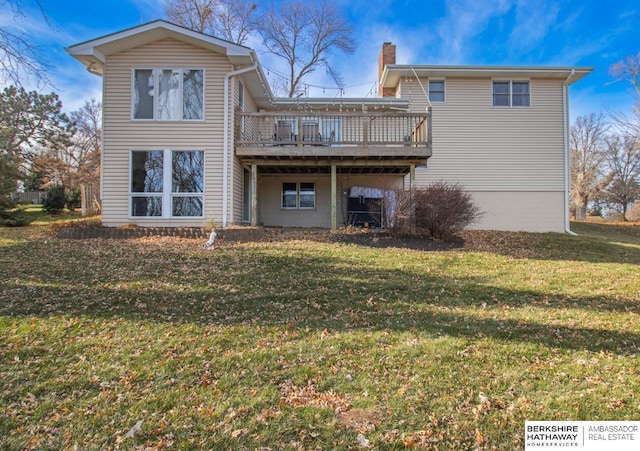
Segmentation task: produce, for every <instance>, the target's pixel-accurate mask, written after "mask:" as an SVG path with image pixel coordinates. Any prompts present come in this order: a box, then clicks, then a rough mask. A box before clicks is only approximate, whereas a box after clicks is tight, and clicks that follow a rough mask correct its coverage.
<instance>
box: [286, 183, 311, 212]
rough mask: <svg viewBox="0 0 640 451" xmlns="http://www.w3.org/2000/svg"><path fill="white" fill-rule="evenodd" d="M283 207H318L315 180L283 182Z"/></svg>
mask: <svg viewBox="0 0 640 451" xmlns="http://www.w3.org/2000/svg"><path fill="white" fill-rule="evenodd" d="M282 208H284V209H287V210H295V209H300V210H305V209H306V210H309V209H314V208H316V184H315V183H313V182H301V183H294V182H284V183H283V184H282Z"/></svg>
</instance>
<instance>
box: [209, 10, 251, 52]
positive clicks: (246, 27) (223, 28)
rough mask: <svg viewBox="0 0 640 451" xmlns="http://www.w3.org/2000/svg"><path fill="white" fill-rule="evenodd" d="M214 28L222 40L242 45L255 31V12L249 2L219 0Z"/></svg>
mask: <svg viewBox="0 0 640 451" xmlns="http://www.w3.org/2000/svg"><path fill="white" fill-rule="evenodd" d="M219 4H220V6H219V8H218V14H217V15H216V28H217V30H218V32H219V33H220V36H221V37H223V38H224V39H226V40H228V41H231V42H235V43H236V44H240V45H243V44H245V43H246V42H247V39H248V38H249V36H250V35H251V33H253V32H254V31H255V30H256V20H255V14H254V13H255V11H256V9H257V8H258V5H257V4H256V3H254V2H252V1H251V0H219Z"/></svg>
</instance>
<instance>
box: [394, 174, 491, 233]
mask: <svg viewBox="0 0 640 451" xmlns="http://www.w3.org/2000/svg"><path fill="white" fill-rule="evenodd" d="M411 196H413V203H414V205H415V211H414V212H413V215H411ZM397 197H398V208H397V211H396V221H395V226H394V227H396V228H402V229H404V230H406V228H407V227H409V226H410V224H411V220H412V219H413V221H415V226H416V229H417V230H419V231H423V232H427V233H428V234H429V235H430V236H431V237H433V238H435V239H438V240H444V239H447V238H449V237H451V235H453V234H454V233H456V232H458V231H460V230H462V229H464V228H465V227H467V226H468V225H470V224H473V223H474V222H476V221H477V220H478V219H479V218H480V215H481V213H480V210H479V209H478V207H477V206H476V205H475V204H474V203H473V200H472V198H471V194H469V193H467V192H466V191H464V190H463V189H462V186H460V185H459V184H457V183H456V184H452V183H447V182H436V183H433V184H431V185H429V186H427V187H424V188H414V189H413V190H412V191H411V192H408V191H403V192H401V193H399V195H398V196H397Z"/></svg>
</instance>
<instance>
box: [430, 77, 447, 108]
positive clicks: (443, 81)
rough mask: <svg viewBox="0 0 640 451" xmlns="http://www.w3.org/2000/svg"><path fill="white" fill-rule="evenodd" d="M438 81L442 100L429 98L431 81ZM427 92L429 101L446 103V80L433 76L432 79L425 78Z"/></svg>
mask: <svg viewBox="0 0 640 451" xmlns="http://www.w3.org/2000/svg"><path fill="white" fill-rule="evenodd" d="M432 81H433V82H436V83H440V82H442V97H443V99H442V100H433V99H432V98H431V82H432ZM427 92H428V93H429V102H431V103H446V102H447V81H446V79H444V78H434V79H433V80H432V79H431V78H430V79H429V80H427Z"/></svg>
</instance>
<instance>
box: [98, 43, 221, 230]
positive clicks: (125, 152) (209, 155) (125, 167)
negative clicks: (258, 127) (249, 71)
mask: <svg viewBox="0 0 640 451" xmlns="http://www.w3.org/2000/svg"><path fill="white" fill-rule="evenodd" d="M134 68H191V69H199V68H202V69H204V71H205V74H204V75H205V80H204V85H205V93H204V102H205V112H204V115H205V120H204V121H151V120H149V121H141V120H132V119H131V105H132V102H131V99H132V88H131V83H132V70H133V69H134ZM230 70H232V67H231V65H230V64H229V61H228V59H227V58H226V57H225V56H222V55H218V54H215V53H212V52H210V51H206V50H203V49H200V48H198V47H195V46H191V45H187V44H185V43H182V42H179V41H177V40H172V39H166V40H162V41H158V42H155V43H151V44H148V45H144V46H141V47H138V48H135V49H132V50H129V51H127V52H123V53H120V54H117V55H114V56H111V57H108V58H107V62H106V65H105V72H104V100H103V104H104V137H105V138H104V154H103V207H102V221H103V223H104V224H105V225H109V226H117V225H122V224H126V223H129V222H135V223H137V224H140V225H166V226H202V225H205V224H206V223H207V222H208V221H209V220H210V219H214V220H215V221H216V223H218V224H219V223H220V221H221V220H222V215H221V214H222V173H221V172H222V145H223V139H222V135H223V117H222V116H223V115H222V105H223V92H224V91H223V84H224V83H223V80H224V75H225V73H227V72H228V71H230ZM162 149H171V150H203V151H204V158H205V188H204V190H205V193H204V199H205V205H204V216H203V218H196V219H181V218H173V219H162V218H145V217H135V218H132V217H130V216H129V183H130V182H129V178H130V169H129V158H130V152H131V151H132V150H162Z"/></svg>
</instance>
